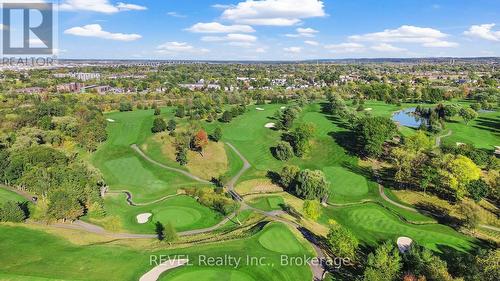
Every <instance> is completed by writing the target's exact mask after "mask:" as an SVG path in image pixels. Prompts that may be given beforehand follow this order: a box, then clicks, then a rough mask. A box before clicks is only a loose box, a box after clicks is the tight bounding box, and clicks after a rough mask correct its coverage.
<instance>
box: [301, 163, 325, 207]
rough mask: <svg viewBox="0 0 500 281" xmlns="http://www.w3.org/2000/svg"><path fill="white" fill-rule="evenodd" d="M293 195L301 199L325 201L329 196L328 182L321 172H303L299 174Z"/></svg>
mask: <svg viewBox="0 0 500 281" xmlns="http://www.w3.org/2000/svg"><path fill="white" fill-rule="evenodd" d="M292 190H293V193H294V194H296V195H297V196H299V197H300V198H304V199H308V200H313V199H318V200H323V199H324V198H326V197H327V195H328V182H327V181H326V177H325V174H324V173H323V171H320V170H314V171H312V170H308V169H306V170H303V171H300V172H299V173H298V174H297V177H296V179H295V186H294V187H293V189H292Z"/></svg>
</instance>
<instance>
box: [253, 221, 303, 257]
mask: <svg viewBox="0 0 500 281" xmlns="http://www.w3.org/2000/svg"><path fill="white" fill-rule="evenodd" d="M259 243H260V244H261V245H262V246H263V247H264V248H266V249H268V250H270V251H273V252H276V253H282V254H296V253H298V252H300V244H299V242H298V241H297V238H295V236H294V235H293V234H292V233H291V232H290V231H283V227H282V226H281V225H279V224H274V225H270V226H268V227H267V229H266V232H264V233H262V235H260V237H259Z"/></svg>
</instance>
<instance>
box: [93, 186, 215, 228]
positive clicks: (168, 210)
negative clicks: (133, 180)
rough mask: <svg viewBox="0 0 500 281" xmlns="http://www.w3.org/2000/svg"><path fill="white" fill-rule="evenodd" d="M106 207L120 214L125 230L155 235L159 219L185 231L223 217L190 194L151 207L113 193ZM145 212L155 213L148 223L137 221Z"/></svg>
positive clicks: (203, 226)
mask: <svg viewBox="0 0 500 281" xmlns="http://www.w3.org/2000/svg"><path fill="white" fill-rule="evenodd" d="M105 206H106V211H107V214H108V215H111V216H118V217H120V219H121V222H122V228H123V231H126V232H130V233H150V234H153V233H154V232H155V223H156V222H157V221H159V222H161V223H162V224H164V225H165V224H167V223H168V222H170V223H172V225H173V226H174V227H175V228H176V230H177V231H185V230H191V229H199V228H206V227H210V226H212V225H215V224H217V223H218V222H219V221H221V220H222V216H221V215H220V214H218V213H216V212H214V211H213V210H211V209H209V208H207V207H205V206H202V205H200V204H199V203H198V202H196V200H194V199H193V198H191V197H187V196H176V197H172V198H169V199H167V200H164V201H161V202H158V203H155V204H151V205H147V206H134V207H131V206H129V205H128V204H127V203H126V201H125V195H124V194H113V195H109V196H107V197H106V198H105ZM142 213H151V214H153V215H152V216H151V218H150V219H149V221H148V223H145V224H139V223H137V218H136V217H137V215H139V214H142ZM96 222H98V221H96Z"/></svg>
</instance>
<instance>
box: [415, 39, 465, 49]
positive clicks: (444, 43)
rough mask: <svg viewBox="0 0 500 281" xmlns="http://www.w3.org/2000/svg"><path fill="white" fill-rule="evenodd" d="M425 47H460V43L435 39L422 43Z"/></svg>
mask: <svg viewBox="0 0 500 281" xmlns="http://www.w3.org/2000/svg"><path fill="white" fill-rule="evenodd" d="M422 46H424V47H428V48H455V47H458V46H459V44H458V43H456V42H450V41H434V42H428V43H424V44H422Z"/></svg>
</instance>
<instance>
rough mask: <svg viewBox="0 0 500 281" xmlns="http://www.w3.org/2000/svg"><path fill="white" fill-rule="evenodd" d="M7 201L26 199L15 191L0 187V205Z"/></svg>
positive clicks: (22, 200) (23, 200)
mask: <svg viewBox="0 0 500 281" xmlns="http://www.w3.org/2000/svg"><path fill="white" fill-rule="evenodd" d="M7 201H15V202H25V201H26V199H24V197H22V196H21V195H19V194H17V193H15V192H12V191H9V190H5V189H3V188H0V207H1V206H3V204H4V203H5V202H7Z"/></svg>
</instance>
